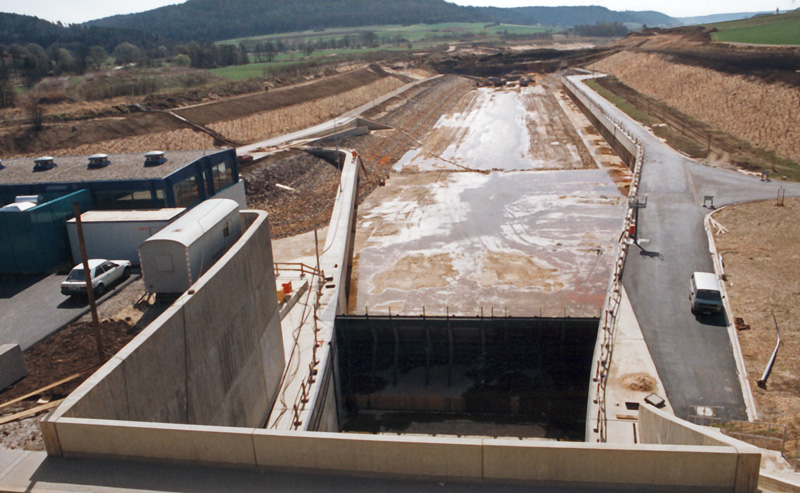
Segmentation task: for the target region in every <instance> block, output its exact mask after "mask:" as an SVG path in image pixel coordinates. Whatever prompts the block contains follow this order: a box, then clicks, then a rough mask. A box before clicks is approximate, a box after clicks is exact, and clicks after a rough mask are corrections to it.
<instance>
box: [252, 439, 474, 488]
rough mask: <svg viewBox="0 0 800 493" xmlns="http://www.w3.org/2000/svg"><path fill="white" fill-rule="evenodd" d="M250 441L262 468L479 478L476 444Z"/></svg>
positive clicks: (464, 441) (457, 441) (443, 441)
mask: <svg viewBox="0 0 800 493" xmlns="http://www.w3.org/2000/svg"><path fill="white" fill-rule="evenodd" d="M253 441H254V444H255V451H256V463H257V465H258V467H264V468H291V469H309V470H311V469H313V470H317V471H342V472H351V473H355V474H377V475H385V474H389V475H398V476H405V477H452V478H465V479H478V478H480V477H481V474H482V471H481V457H482V451H481V441H480V440H471V439H446V438H430V437H402V438H394V437H392V438H388V437H372V436H364V435H358V436H353V435H343V434H338V433H311V432H295V433H291V432H280V433H279V432H270V431H266V430H255V432H254V435H253Z"/></svg>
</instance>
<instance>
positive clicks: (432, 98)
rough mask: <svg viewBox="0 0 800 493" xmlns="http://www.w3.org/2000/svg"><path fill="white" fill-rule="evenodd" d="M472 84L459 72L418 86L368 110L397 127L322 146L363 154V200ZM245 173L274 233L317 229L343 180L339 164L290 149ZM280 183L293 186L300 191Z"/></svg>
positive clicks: (251, 200)
mask: <svg viewBox="0 0 800 493" xmlns="http://www.w3.org/2000/svg"><path fill="white" fill-rule="evenodd" d="M471 87H472V84H471V82H470V81H469V80H467V79H462V78H459V77H454V76H445V77H442V78H440V79H437V80H435V81H432V82H429V83H426V84H423V85H421V86H417V87H416V88H413V89H410V90H409V91H407V92H406V93H404V94H403V95H402V96H400V97H397V98H393V99H391V100H389V101H387V102H386V103H384V104H383V105H380V106H377V107H375V108H373V109H371V110H370V111H369V112H368V113H367V116H368V117H370V118H373V119H376V120H380V121H382V122H383V123H386V124H388V125H392V126H394V128H393V129H391V130H382V131H379V132H373V133H371V134H368V135H363V136H357V137H350V138H346V139H339V140H338V142H337V141H334V140H330V141H328V142H322V143H321V145H330V146H335V145H337V144H338V145H339V146H340V147H343V148H352V149H356V151H357V152H358V153H359V156H360V158H361V162H362V164H363V167H362V168H361V169H360V171H359V173H360V178H359V189H358V199H359V202H361V201H363V200H364V199H365V198H366V197H367V196H368V195H369V194H370V193H371V192H372V191H373V190H374V189H375V188H377V187H378V186H380V185H381V184H383V182H384V181H385V180H386V179H387V178H388V176H389V170H390V168H391V166H392V165H393V164H394V163H395V162H397V160H399V159H400V157H402V156H403V154H405V153H406V152H407V151H408V150H410V149H411V148H412V147H414V146H416V145H417V142H416V140H415V139H421V138H422V137H423V136H424V135H425V134H426V133H427V132H429V131H430V130H431V128H433V125H434V124H435V123H436V122H437V121H438V119H439V117H440V116H441V115H442V114H444V113H445V112H448V111H450V110H451V109H452V108H453V107H454V106H455V105H456V104H457V103H458V101H459V100H460V99H461V97H462V96H463V95H464V94H465V93H466V92H467V91H468V90H469V89H470V88H471ZM309 104H311V103H309ZM320 111H322V110H320ZM241 173H242V177H243V178H244V180H245V185H246V187H247V205H248V207H251V208H255V209H262V210H265V211H267V212H269V213H270V229H271V231H272V236H273V238H280V237H284V236H292V235H296V234H300V233H304V232H306V231H311V230H312V229H313V225H314V212H315V210H316V220H317V225H318V226H320V227H321V226H324V225H325V224H327V223H328V221H329V219H330V215H331V211H332V209H333V202H334V200H335V198H336V189H337V186H338V183H339V181H338V178H339V172H338V171H337V170H336V166H335V163H334V164H332V163H329V162H326V161H324V160H322V159H319V158H316V157H314V156H311V155H309V154H307V153H305V152H302V151H289V152H285V153H280V154H276V155H274V156H271V157H269V158H267V159H265V160H262V161H261V162H258V163H256V164H254V165H249V166H246V167H245V168H243V169H242V171H241ZM277 184H281V185H285V186H289V187H292V188H293V189H294V191H287V190H286V189H283V188H280V187H277V186H276V185H277Z"/></svg>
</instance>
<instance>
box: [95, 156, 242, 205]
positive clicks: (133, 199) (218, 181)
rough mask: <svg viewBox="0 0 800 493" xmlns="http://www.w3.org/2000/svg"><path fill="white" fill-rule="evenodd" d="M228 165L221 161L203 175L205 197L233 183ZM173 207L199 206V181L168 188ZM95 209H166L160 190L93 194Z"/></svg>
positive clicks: (182, 181) (165, 199)
mask: <svg viewBox="0 0 800 493" xmlns="http://www.w3.org/2000/svg"><path fill="white" fill-rule="evenodd" d="M231 164H232V163H231V161H230V160H227V161H223V162H221V163H219V164H217V165H215V166H213V167H212V168H211V169H210V170H208V171H206V180H205V181H206V185H207V187H206V189H207V190H206V194H205V195H206V196H211V195H214V194H215V193H216V192H218V191H219V190H222V189H223V188H225V187H227V186H228V185H230V184H232V183H233V179H234V177H233V168H232V166H231ZM172 191H173V193H174V197H175V203H174V206H175V207H189V206H191V205H194V204H196V203H197V202H200V200H201V199H202V198H203V197H202V196H201V194H200V179H199V177H198V176H197V175H193V176H190V177H189V178H186V179H184V180H181V181H179V182H177V183H175V184H174V185H173V186H172ZM93 196H94V201H95V207H96V208H98V209H151V208H153V206H154V205H156V206H158V207H166V206H168V205H170V204H168V200H167V196H166V191H165V190H164V189H154V190H153V191H152V192H151V191H150V190H119V191H96V192H94V193H93Z"/></svg>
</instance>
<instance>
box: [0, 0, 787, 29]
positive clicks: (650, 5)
mask: <svg viewBox="0 0 800 493" xmlns="http://www.w3.org/2000/svg"><path fill="white" fill-rule="evenodd" d="M448 1H449V2H450V3H453V4H456V5H461V6H474V7H499V8H514V7H559V6H563V7H577V6H591V5H597V6H601V7H605V8H607V9H609V10H616V11H625V10H632V11H638V12H642V11H655V12H660V13H663V14H666V15H668V16H670V17H677V18H681V17H699V16H704V15H716V14H731V13H758V12H774V10H775V8H778V9H780V10H781V12H785V11H789V10H794V9H796V8H798V6H800V4H798V2H800V0H778V1H776V2H774V3H773V5H774V6H773V7H772V8H765V5H764V3H763V2H760V1H756V0H727V1H726V0H707V1H705V2H696V1H690V0H675V1H674V2H670V5H669V8H668V9H664V8H662V7H663V3H662V2H659V1H657V0H597V1H592V0H588V1H586V0H448ZM4 3H6V4H7V5H6V6H5V7H3V10H2V12H6V13H15V14H23V15H30V16H35V17H38V18H40V19H44V20H47V21H50V22H53V23H58V22H61V23H62V24H65V25H66V24H80V23H83V22H88V21H91V20H97V19H102V18H105V17H111V16H114V15H126V14H135V13H140V12H146V11H148V10H153V9H156V8H159V7H165V6H168V5H179V4H182V3H185V1H175V0H140V1H138V2H136V4H135V5H134V4H133V3H132V2H128V1H123V0H104V1H101V0H77V1H74V2H70V3H64V2H56V1H54V0H6V1H5V2H4Z"/></svg>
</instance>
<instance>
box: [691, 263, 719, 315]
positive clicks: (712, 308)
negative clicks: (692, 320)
mask: <svg viewBox="0 0 800 493" xmlns="http://www.w3.org/2000/svg"><path fill="white" fill-rule="evenodd" d="M691 290H692V291H691V294H690V295H689V300H690V301H691V303H692V313H695V314H696V313H704V314H709V313H720V312H722V293H721V292H720V290H719V282H717V276H716V275H715V274H711V273H710V272H695V273H693V274H692V281H691Z"/></svg>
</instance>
